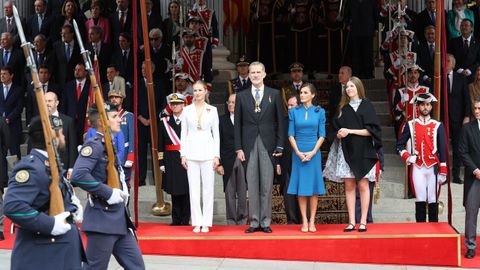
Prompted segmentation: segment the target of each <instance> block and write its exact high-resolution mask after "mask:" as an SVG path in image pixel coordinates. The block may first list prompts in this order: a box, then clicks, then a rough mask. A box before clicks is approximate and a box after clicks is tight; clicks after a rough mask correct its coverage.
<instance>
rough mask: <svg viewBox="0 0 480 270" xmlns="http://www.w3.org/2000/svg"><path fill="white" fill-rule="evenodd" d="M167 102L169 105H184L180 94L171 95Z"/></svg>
mask: <svg viewBox="0 0 480 270" xmlns="http://www.w3.org/2000/svg"><path fill="white" fill-rule="evenodd" d="M167 102H168V104H171V103H184V102H185V96H184V95H182V94H180V93H173V94H170V95H168V96H167Z"/></svg>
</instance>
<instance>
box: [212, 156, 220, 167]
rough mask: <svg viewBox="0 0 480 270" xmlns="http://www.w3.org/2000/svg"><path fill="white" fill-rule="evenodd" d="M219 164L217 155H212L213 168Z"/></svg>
mask: <svg viewBox="0 0 480 270" xmlns="http://www.w3.org/2000/svg"><path fill="white" fill-rule="evenodd" d="M219 165H220V159H219V158H218V157H214V158H213V170H217V168H218V166H219Z"/></svg>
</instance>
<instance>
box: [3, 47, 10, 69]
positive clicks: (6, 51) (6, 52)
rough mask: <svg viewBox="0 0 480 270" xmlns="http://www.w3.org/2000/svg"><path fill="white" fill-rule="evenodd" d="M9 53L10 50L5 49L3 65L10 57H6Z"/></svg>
mask: <svg viewBox="0 0 480 270" xmlns="http://www.w3.org/2000/svg"><path fill="white" fill-rule="evenodd" d="M9 53H10V51H8V50H5V52H4V53H3V65H4V66H6V65H7V64H8V59H9V58H10V57H8V54H9Z"/></svg>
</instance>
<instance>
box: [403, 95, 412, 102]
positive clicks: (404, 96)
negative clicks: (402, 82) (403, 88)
mask: <svg viewBox="0 0 480 270" xmlns="http://www.w3.org/2000/svg"><path fill="white" fill-rule="evenodd" d="M409 100H410V96H409V95H408V94H402V101H403V102H408V101H409Z"/></svg>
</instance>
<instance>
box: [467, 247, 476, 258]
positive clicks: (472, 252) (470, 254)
mask: <svg viewBox="0 0 480 270" xmlns="http://www.w3.org/2000/svg"><path fill="white" fill-rule="evenodd" d="M473 257H475V249H469V250H467V254H465V258H467V259H473Z"/></svg>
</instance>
